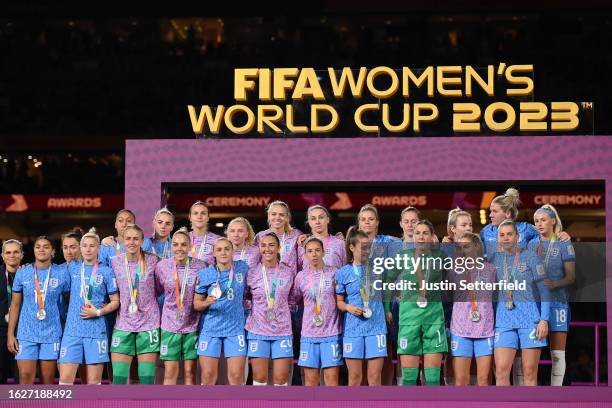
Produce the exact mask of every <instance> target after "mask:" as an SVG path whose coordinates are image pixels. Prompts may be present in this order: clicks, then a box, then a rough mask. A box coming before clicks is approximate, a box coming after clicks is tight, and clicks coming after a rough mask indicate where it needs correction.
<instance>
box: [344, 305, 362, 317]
mask: <svg viewBox="0 0 612 408" xmlns="http://www.w3.org/2000/svg"><path fill="white" fill-rule="evenodd" d="M346 311H347V312H349V313H350V314H352V315H353V316H361V315H362V314H363V309H362V308H360V307H357V306H354V305H350V304H349V305H346Z"/></svg>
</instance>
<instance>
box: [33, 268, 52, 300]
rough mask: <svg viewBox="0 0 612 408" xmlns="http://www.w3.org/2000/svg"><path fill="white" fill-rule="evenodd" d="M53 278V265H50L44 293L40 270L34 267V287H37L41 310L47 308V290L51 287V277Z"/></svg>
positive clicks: (37, 298)
mask: <svg viewBox="0 0 612 408" xmlns="http://www.w3.org/2000/svg"><path fill="white" fill-rule="evenodd" d="M50 276H51V265H49V271H48V272H47V278H46V279H45V285H44V287H43V290H42V292H41V291H40V281H39V279H38V268H37V267H36V265H34V285H35V286H36V303H38V308H39V309H44V308H45V300H46V299H47V288H48V287H49V277H50Z"/></svg>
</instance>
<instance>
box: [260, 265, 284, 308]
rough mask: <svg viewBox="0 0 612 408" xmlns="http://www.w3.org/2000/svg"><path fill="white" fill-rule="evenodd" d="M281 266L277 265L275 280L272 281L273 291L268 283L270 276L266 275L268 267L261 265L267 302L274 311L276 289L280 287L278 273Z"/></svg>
mask: <svg viewBox="0 0 612 408" xmlns="http://www.w3.org/2000/svg"><path fill="white" fill-rule="evenodd" d="M279 266H280V265H279V264H276V268H275V271H274V279H273V280H272V290H270V286H269V283H268V274H267V273H266V267H265V266H263V265H261V273H262V274H263V281H264V292H265V293H266V301H267V302H268V309H269V310H272V308H274V302H275V299H276V287H277V286H278V273H279Z"/></svg>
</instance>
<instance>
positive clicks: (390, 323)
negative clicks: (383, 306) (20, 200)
mask: <svg viewBox="0 0 612 408" xmlns="http://www.w3.org/2000/svg"><path fill="white" fill-rule="evenodd" d="M385 317H386V319H387V323H388V324H389V326H393V313H391V312H387V313H385Z"/></svg>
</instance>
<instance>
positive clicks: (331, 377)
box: [323, 371, 338, 385]
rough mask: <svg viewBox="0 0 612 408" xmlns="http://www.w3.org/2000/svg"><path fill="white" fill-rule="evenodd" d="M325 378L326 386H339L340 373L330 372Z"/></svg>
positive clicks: (326, 373)
mask: <svg viewBox="0 0 612 408" xmlns="http://www.w3.org/2000/svg"><path fill="white" fill-rule="evenodd" d="M323 378H325V384H332V385H333V384H338V372H337V371H329V372H327V371H326V372H325V374H324V376H323Z"/></svg>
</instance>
